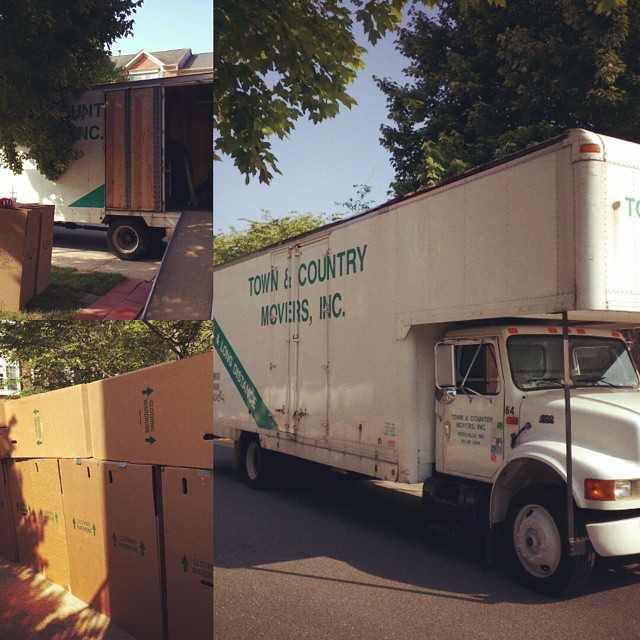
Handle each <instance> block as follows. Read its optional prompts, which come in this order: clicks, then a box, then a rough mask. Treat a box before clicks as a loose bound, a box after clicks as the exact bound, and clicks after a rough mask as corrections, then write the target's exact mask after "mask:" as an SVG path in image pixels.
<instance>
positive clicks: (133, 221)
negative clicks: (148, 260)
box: [107, 218, 149, 260]
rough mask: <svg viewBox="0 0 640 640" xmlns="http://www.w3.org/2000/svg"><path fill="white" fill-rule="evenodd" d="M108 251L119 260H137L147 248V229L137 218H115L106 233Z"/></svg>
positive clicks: (144, 253)
mask: <svg viewBox="0 0 640 640" xmlns="http://www.w3.org/2000/svg"><path fill="white" fill-rule="evenodd" d="M107 246H108V247H109V251H111V252H112V253H113V254H115V255H116V256H118V258H120V260H138V259H140V258H142V257H144V256H145V255H146V253H147V247H148V246H149V227H147V225H146V224H145V223H144V221H143V220H140V219H139V218H116V219H115V220H112V221H111V222H110V223H109V230H108V232H107Z"/></svg>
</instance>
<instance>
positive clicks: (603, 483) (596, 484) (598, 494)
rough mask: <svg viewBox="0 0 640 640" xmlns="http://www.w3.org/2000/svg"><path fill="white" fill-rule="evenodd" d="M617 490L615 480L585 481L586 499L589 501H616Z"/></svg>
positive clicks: (589, 479) (588, 479)
mask: <svg viewBox="0 0 640 640" xmlns="http://www.w3.org/2000/svg"><path fill="white" fill-rule="evenodd" d="M615 489H616V481H615V480H593V479H591V478H587V479H586V480H585V481H584V497H585V498H586V499H587V500H599V501H600V502H605V501H608V500H615V499H616V494H615Z"/></svg>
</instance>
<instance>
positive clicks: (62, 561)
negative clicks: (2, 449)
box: [6, 459, 69, 589]
mask: <svg viewBox="0 0 640 640" xmlns="http://www.w3.org/2000/svg"><path fill="white" fill-rule="evenodd" d="M6 468H7V470H8V471H9V484H10V491H11V507H12V512H13V521H14V524H15V531H16V541H17V546H18V558H19V560H20V562H22V563H23V564H25V565H27V566H28V567H31V568H32V569H33V570H34V571H38V572H39V573H42V574H44V575H45V576H46V577H47V579H49V580H51V581H52V582H55V583H56V584H59V585H60V586H61V587H64V588H65V589H68V588H69V556H68V553H67V534H66V529H65V520H64V509H63V506H62V490H61V487H60V473H59V470H58V461H57V460H43V459H41V460H22V461H19V460H8V461H7V462H6Z"/></svg>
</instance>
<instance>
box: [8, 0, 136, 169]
mask: <svg viewBox="0 0 640 640" xmlns="http://www.w3.org/2000/svg"><path fill="white" fill-rule="evenodd" d="M141 3H142V0H90V1H89V0H87V1H83V2H78V0H19V1H16V0H0V17H1V19H0V86H1V87H2V90H1V91H0V164H2V166H5V167H8V168H10V169H11V170H12V171H14V172H16V173H20V172H21V171H22V167H23V161H24V160H25V159H26V158H30V159H31V160H33V161H34V162H35V163H36V165H37V167H38V169H39V171H40V172H41V173H43V174H44V175H45V176H47V177H48V178H49V179H51V180H55V179H57V178H59V177H60V176H61V175H62V174H63V173H64V172H65V171H66V170H67V168H68V166H69V164H70V162H71V161H72V160H73V159H75V158H77V152H75V151H74V144H75V142H76V140H77V139H78V130H77V128H76V126H75V124H74V122H73V119H72V106H73V104H74V101H76V100H77V99H78V97H79V96H80V94H81V93H82V92H83V91H85V90H86V89H89V88H90V87H92V86H94V85H95V84H98V83H100V82H104V81H108V80H109V79H110V78H112V77H114V74H116V72H115V70H114V67H113V64H112V63H111V60H110V58H109V54H108V53H107V52H106V51H105V48H106V47H109V45H111V44H112V43H113V42H114V41H115V40H116V39H117V38H120V37H122V36H125V35H127V34H129V33H130V32H131V27H132V24H133V21H132V19H131V15H132V14H133V12H134V11H135V10H136V9H137V7H138V6H140V4H141Z"/></svg>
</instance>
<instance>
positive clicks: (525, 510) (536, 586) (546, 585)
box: [507, 485, 595, 597]
mask: <svg viewBox="0 0 640 640" xmlns="http://www.w3.org/2000/svg"><path fill="white" fill-rule="evenodd" d="M584 532H585V529H584V525H583V523H582V522H581V520H580V516H579V513H576V535H577V536H581V535H584ZM507 534H508V537H509V540H510V556H511V557H510V565H511V569H512V572H513V574H514V576H515V577H516V579H517V580H518V581H519V582H520V583H522V584H523V585H524V586H526V587H528V588H529V589H531V590H533V591H537V592H538V593H542V594H544V595H547V596H552V597H556V596H563V595H569V594H570V593H573V592H577V591H579V590H580V589H581V588H582V587H583V586H584V585H585V584H586V582H587V580H588V579H589V576H590V575H591V571H592V569H593V564H594V560H595V554H594V553H593V552H591V553H585V554H583V555H579V556H571V555H570V554H569V542H568V534H567V510H566V498H565V496H564V489H563V488H562V487H559V486H556V485H536V486H531V487H527V488H525V489H523V490H522V491H520V492H519V493H518V494H517V495H516V496H515V498H514V499H513V501H512V502H511V505H510V506H509V512H508V516H507Z"/></svg>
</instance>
